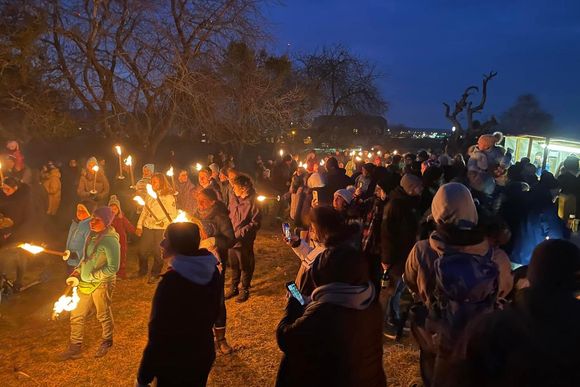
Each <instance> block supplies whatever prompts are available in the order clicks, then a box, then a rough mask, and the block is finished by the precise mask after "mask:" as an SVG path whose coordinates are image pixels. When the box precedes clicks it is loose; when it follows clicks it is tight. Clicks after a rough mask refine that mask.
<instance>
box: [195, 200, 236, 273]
mask: <svg viewBox="0 0 580 387" xmlns="http://www.w3.org/2000/svg"><path fill="white" fill-rule="evenodd" d="M196 216H197V217H198V218H199V220H200V221H201V224H202V225H203V230H204V232H205V234H206V236H207V237H208V238H212V237H213V238H215V245H216V248H215V253H217V258H218V259H219V260H220V261H222V262H223V260H224V259H226V257H227V254H228V249H229V248H231V247H233V246H234V243H235V241H236V237H235V236H234V228H233V226H232V221H231V220H230V217H229V212H228V209H227V208H226V205H225V204H223V203H222V202H216V204H215V205H214V206H213V207H212V208H211V210H209V211H198V212H196Z"/></svg>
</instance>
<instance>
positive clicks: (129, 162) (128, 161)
mask: <svg viewBox="0 0 580 387" xmlns="http://www.w3.org/2000/svg"><path fill="white" fill-rule="evenodd" d="M125 165H126V166H128V167H130V166H131V165H133V157H131V156H130V155H129V156H127V158H126V159H125Z"/></svg>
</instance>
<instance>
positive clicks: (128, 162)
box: [125, 155, 135, 188]
mask: <svg viewBox="0 0 580 387" xmlns="http://www.w3.org/2000/svg"><path fill="white" fill-rule="evenodd" d="M125 165H126V166H128V167H129V175H130V176H131V188H135V176H134V175H133V157H131V155H129V156H127V158H126V159H125Z"/></svg>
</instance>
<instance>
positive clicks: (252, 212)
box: [229, 190, 262, 246]
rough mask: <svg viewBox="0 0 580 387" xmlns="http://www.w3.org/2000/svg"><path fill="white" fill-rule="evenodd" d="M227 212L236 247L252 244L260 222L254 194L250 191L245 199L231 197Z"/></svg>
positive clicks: (259, 213) (260, 215) (260, 218)
mask: <svg viewBox="0 0 580 387" xmlns="http://www.w3.org/2000/svg"><path fill="white" fill-rule="evenodd" d="M229 211H230V220H231V221H232V226H233V227H234V234H235V237H236V240H237V243H236V246H241V243H252V242H253V241H254V240H255V239H256V235H257V233H258V230H259V229H260V225H261V222H262V214H261V212H260V208H259V207H258V206H257V205H256V192H255V191H253V190H252V192H250V194H249V195H248V196H246V197H245V198H241V197H238V196H236V195H232V197H231V198H230V205H229Z"/></svg>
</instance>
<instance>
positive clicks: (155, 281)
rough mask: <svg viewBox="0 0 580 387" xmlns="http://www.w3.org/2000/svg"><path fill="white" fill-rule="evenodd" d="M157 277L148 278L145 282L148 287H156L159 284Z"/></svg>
mask: <svg viewBox="0 0 580 387" xmlns="http://www.w3.org/2000/svg"><path fill="white" fill-rule="evenodd" d="M159 279H160V278H159V276H151V277H149V280H147V283H148V284H149V285H157V283H158V282H159Z"/></svg>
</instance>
